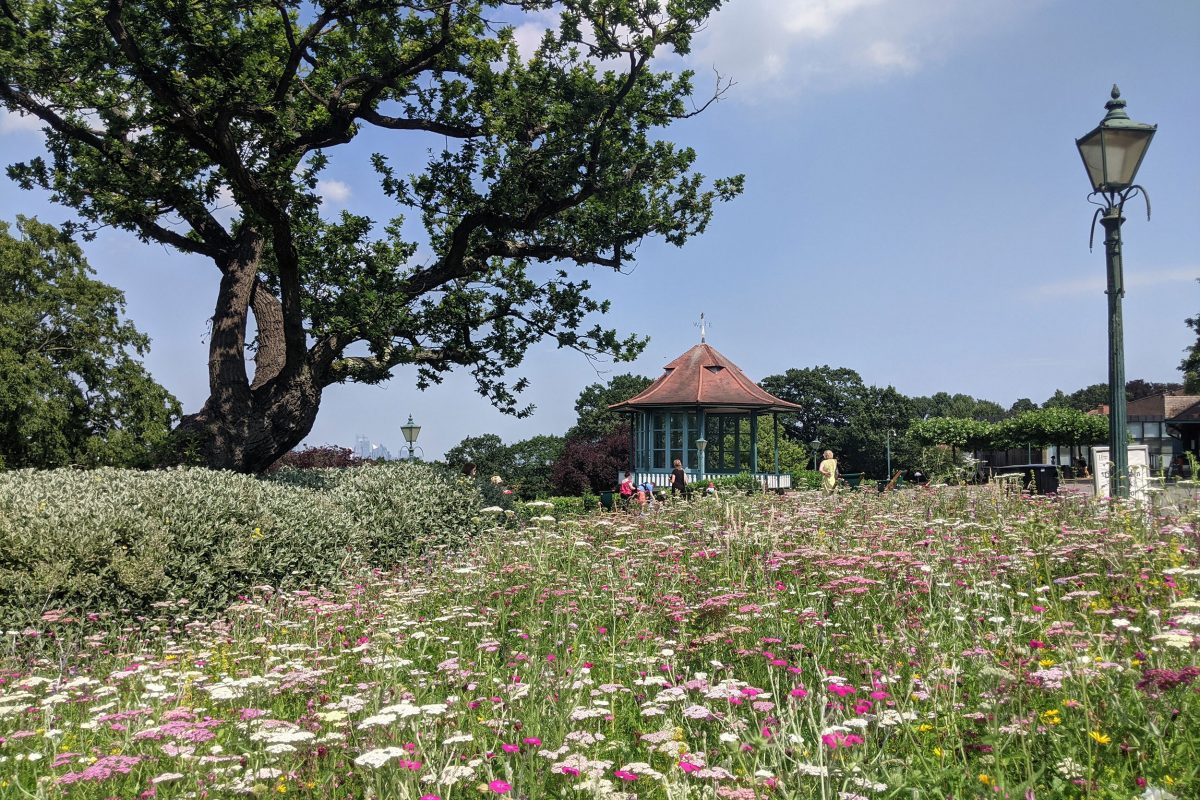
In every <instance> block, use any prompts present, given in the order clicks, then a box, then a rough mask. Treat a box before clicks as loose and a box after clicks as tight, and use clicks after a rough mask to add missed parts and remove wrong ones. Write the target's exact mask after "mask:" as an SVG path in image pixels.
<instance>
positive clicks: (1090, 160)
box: [1075, 128, 1104, 191]
mask: <svg viewBox="0 0 1200 800" xmlns="http://www.w3.org/2000/svg"><path fill="white" fill-rule="evenodd" d="M1075 144H1076V146H1077V147H1079V155H1081V156H1083V166H1084V167H1085V168H1086V169H1087V174H1088V180H1089V181H1091V182H1092V188H1093V189H1095V190H1096V191H1100V187H1101V186H1102V185H1104V147H1103V145H1102V143H1101V139H1100V129H1099V128H1097V129H1096V130H1094V131H1092V132H1091V133H1089V134H1088V135H1087V136H1085V137H1083V138H1082V139H1080V140H1078V141H1077V142H1076V143H1075Z"/></svg>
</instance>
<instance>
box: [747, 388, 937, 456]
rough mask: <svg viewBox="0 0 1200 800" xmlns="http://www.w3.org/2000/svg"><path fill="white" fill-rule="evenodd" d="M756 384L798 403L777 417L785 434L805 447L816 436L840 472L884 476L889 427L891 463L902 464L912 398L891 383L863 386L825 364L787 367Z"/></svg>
mask: <svg viewBox="0 0 1200 800" xmlns="http://www.w3.org/2000/svg"><path fill="white" fill-rule="evenodd" d="M761 386H762V387H763V388H764V389H766V390H767V391H768V392H770V393H771V394H773V395H775V396H776V397H779V398H780V399H783V400H788V401H790V402H792V403H796V404H797V405H799V406H802V407H803V409H804V410H803V411H800V412H798V413H796V414H788V415H784V416H783V417H781V419H783V420H784V422H785V428H786V430H787V433H788V435H789V436H790V437H792V438H794V439H796V440H798V441H800V442H801V443H803V444H804V445H805V446H806V447H809V448H811V445H810V443H811V442H812V441H813V439H816V440H818V441H819V442H820V444H819V445H818V448H817V449H818V450H826V449H829V450H832V451H833V452H834V453H836V454H837V457H838V463H839V466H840V468H841V469H842V471H844V472H867V473H870V474H872V475H883V474H884V473H885V472H886V471H887V436H888V433H887V432H888V431H889V430H894V431H895V432H896V436H895V437H894V438H893V439H892V447H893V464H894V465H895V464H900V463H903V458H904V457H905V455H906V454H908V453H909V451H910V450H912V448H911V447H909V446H908V445H907V444H905V442H904V439H903V433H904V431H905V430H906V429H907V428H908V426H909V423H910V421H911V420H912V417H913V414H914V409H913V404H912V401H911V400H910V399H909V398H907V397H905V396H904V395H903V394H901V393H900V392H898V391H896V390H895V389H894V388H892V387H891V386H888V387H886V388H879V387H876V386H867V385H866V384H864V383H863V380H862V377H861V376H860V375H859V374H858V373H857V372H855V371H854V370H852V369H848V368H845V367H830V366H828V365H826V366H821V367H813V368H811V369H789V370H788V371H787V372H785V373H784V374H782V375H771V376H768V377H767V378H764V379H763V380H762V383H761ZM810 456H811V453H810Z"/></svg>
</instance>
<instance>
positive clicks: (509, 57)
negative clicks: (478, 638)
mask: <svg viewBox="0 0 1200 800" xmlns="http://www.w3.org/2000/svg"><path fill="white" fill-rule="evenodd" d="M720 3H721V0H686V1H685V2H671V3H668V4H664V3H661V2H660V1H659V0H606V2H602V3H597V2H593V1H592V0H560V2H555V3H549V2H542V1H541V0H536V1H531V2H520V3H517V2H514V1H513V0H475V1H474V2H467V1H466V0H462V1H459V0H445V1H444V2H430V0H395V1H394V2H389V3H374V2H367V1H366V0H314V1H313V2H301V1H300V0H236V2H235V1H234V0H213V1H212V2H204V3H182V4H181V3H177V2H169V1H168V0H144V1H143V2H139V3H136V4H133V3H127V2H125V0H60V1H59V2H42V1H41V0H6V1H5V3H4V5H3V13H2V14H0V76H2V78H3V80H0V103H2V104H3V106H4V107H6V108H7V109H9V110H10V111H15V112H19V113H27V114H32V115H33V116H35V117H36V118H38V119H39V120H40V121H41V122H42V123H43V125H44V127H43V130H44V131H45V135H46V143H47V147H48V154H49V159H48V160H47V159H46V158H42V157H38V158H34V159H31V160H29V161H26V162H23V163H19V164H14V165H12V166H10V167H9V171H8V172H9V175H10V177H12V178H14V179H15V180H16V181H17V182H18V183H19V184H20V185H21V186H22V187H24V188H27V189H28V188H34V187H40V188H42V189H45V190H47V191H49V192H50V193H51V196H52V197H53V198H54V199H56V200H57V201H59V202H62V203H64V204H66V205H68V206H70V207H72V208H74V209H76V211H77V212H78V213H79V215H80V216H81V218H82V220H83V225H84V226H87V228H88V229H89V230H94V229H95V228H96V227H99V226H112V227H116V228H120V229H124V230H127V231H131V232H133V233H134V234H136V235H137V236H138V237H139V238H140V239H142V240H144V241H147V242H154V243H159V244H165V245H167V246H169V247H173V248H175V249H177V250H180V251H182V252H185V253H191V254H196V255H200V256H203V257H206V258H208V259H209V260H211V261H212V263H213V264H214V266H215V267H216V268H217V269H218V270H219V272H220V275H221V280H220V286H219V290H218V293H217V297H216V299H215V307H214V313H213V317H212V332H211V336H210V339H209V364H208V367H209V390H210V395H209V398H208V400H207V401H206V402H205V403H204V406H203V407H202V408H201V409H200V410H199V411H197V412H195V413H193V414H189V415H187V416H186V417H184V418H183V419H182V421H181V423H180V425H179V427H178V430H177V431H176V437H175V439H176V442H177V443H178V446H179V447H180V448H181V449H182V448H189V449H190V450H191V451H192V452H194V454H195V455H196V456H197V457H198V458H199V459H200V460H202V461H203V462H205V463H207V464H208V465H210V466H213V467H221V468H230V469H236V470H242V471H258V470H262V469H265V468H266V467H267V466H268V465H270V464H271V463H273V462H274V461H275V460H276V459H277V458H278V457H279V456H280V455H282V454H283V453H286V452H287V451H288V450H290V449H291V448H292V447H293V446H295V445H296V444H298V443H299V442H300V441H301V440H302V439H303V438H304V437H305V436H306V435H307V434H308V432H309V431H310V430H311V428H312V425H313V421H314V420H315V418H316V414H317V410H318V407H319V405H320V400H321V394H322V391H323V390H324V388H325V387H327V386H329V385H331V384H335V383H341V382H345V381H358V382H364V383H377V382H380V381H383V380H385V379H386V378H388V377H389V376H390V374H391V372H392V370H393V368H395V367H397V366H399V365H409V366H411V367H413V368H415V370H416V372H417V376H418V377H417V384H418V386H420V387H425V386H428V385H429V384H431V383H435V382H437V381H439V380H440V379H441V378H442V376H443V375H444V374H445V373H446V372H447V371H449V370H451V369H454V368H455V367H465V368H467V369H469V370H470V372H471V374H472V375H473V377H474V378H475V380H476V383H477V386H478V389H479V391H480V392H481V393H482V394H483V395H485V396H486V397H488V398H489V399H490V400H491V401H492V402H493V403H495V404H496V405H497V406H498V407H500V408H501V409H503V410H506V411H510V412H513V413H527V412H528V411H529V409H522V408H520V407H519V406H518V395H519V393H520V391H521V390H522V389H523V388H524V386H525V383H526V381H525V379H523V378H518V379H516V380H514V381H512V382H511V383H510V380H511V379H510V378H509V377H508V375H509V373H510V372H511V371H512V370H513V369H515V368H516V367H518V366H519V365H520V364H521V362H522V360H523V358H524V355H525V353H526V351H527V349H528V347H529V346H530V345H531V344H533V343H534V342H537V341H539V340H542V339H550V340H552V341H554V342H556V343H557V344H558V345H559V346H560V347H568V348H573V349H576V350H580V351H583V352H585V353H589V354H600V355H609V356H612V357H613V358H615V359H617V360H622V359H631V358H633V357H635V356H636V355H637V354H638V353H639V352H640V351H641V349H642V348H643V346H644V342H642V341H640V340H638V339H637V338H636V337H630V338H628V339H626V340H624V341H622V340H620V339H618V337H617V335H616V333H615V332H614V331H612V330H610V329H605V328H603V327H602V326H600V325H599V324H595V325H592V326H591V327H588V325H589V319H590V317H591V315H593V314H595V313H603V312H604V311H605V310H606V309H607V307H608V304H607V301H604V300H601V299H597V298H594V297H592V295H591V294H590V288H591V287H590V285H589V283H588V282H587V281H586V280H585V279H581V278H577V277H572V273H571V272H570V271H569V270H570V269H571V268H572V267H574V266H577V265H582V266H601V267H607V268H612V269H620V268H621V266H622V265H623V264H625V263H626V262H627V261H629V260H631V259H632V257H633V254H634V252H635V248H636V246H637V245H638V243H639V242H640V241H641V240H642V239H644V238H645V237H647V236H661V237H663V238H664V239H665V240H666V241H668V242H670V243H671V244H674V245H682V244H683V243H684V242H686V241H687V240H688V239H689V238H691V237H692V236H694V235H696V234H698V233H700V232H702V231H703V230H704V228H705V227H706V225H707V223H708V221H709V219H710V217H711V215H712V211H713V205H714V203H715V201H716V200H718V199H729V198H731V197H733V196H735V195H736V194H738V193H739V192H740V191H741V178H740V177H735V178H732V179H724V180H718V181H715V182H714V183H713V184H711V185H710V186H706V184H705V182H704V180H703V177H702V176H700V175H697V174H695V173H694V172H693V171H692V166H693V163H694V161H695V153H694V152H693V151H692V150H691V149H689V148H681V147H675V146H673V145H672V144H670V143H668V142H664V141H659V140H655V139H654V138H653V137H652V135H651V133H652V132H653V131H655V130H656V129H661V128H663V127H665V126H667V125H669V124H671V123H672V122H673V121H676V120H679V119H681V118H684V117H688V116H691V115H693V114H694V113H697V112H698V111H699V110H702V108H703V105H701V106H700V108H697V107H696V106H694V105H689V102H688V101H689V100H690V98H691V97H692V95H693V88H692V81H691V77H692V76H691V75H690V74H689V73H682V74H671V73H665V72H655V71H654V70H653V69H652V67H651V65H652V62H653V60H654V59H655V58H656V57H661V56H662V55H664V54H666V53H669V52H673V53H676V54H685V53H687V52H688V50H689V48H690V46H691V40H692V35H693V34H694V32H695V31H696V30H697V29H698V28H700V27H701V26H702V25H703V24H704V22H705V20H706V18H707V17H708V15H709V14H710V13H712V12H713V11H714V10H715V9H716V8H717V7H719V5H720ZM551 8H553V9H556V10H557V11H558V13H559V17H560V19H559V22H560V24H559V25H558V26H557V28H556V29H552V30H548V31H547V32H546V33H545V35H544V36H543V38H542V40H541V43H540V45H539V46H538V48H537V50H536V52H535V53H534V54H533V55H532V56H530V57H528V58H522V56H521V55H520V53H519V52H518V50H517V46H516V43H515V39H514V35H513V31H514V28H515V27H516V24H519V23H520V22H521V21H522V20H521V19H520V18H519V16H518V17H517V19H516V20H515V22H514V24H512V25H508V26H505V27H499V26H496V25H495V24H494V23H493V22H492V19H494V18H496V17H499V16H501V15H503V16H504V17H506V18H512V17H514V16H517V15H518V14H519V13H521V12H528V13H530V14H544V13H545V12H546V11H547V10H548V9H551ZM502 12H503V14H502ZM597 64H599V65H600V67H599V68H597ZM720 92H721V84H720V82H719V81H718V87H717V89H716V92H715V94H714V95H712V96H710V98H709V102H711V100H712V99H715V97H716V96H718V95H719V94H720ZM372 129H373V130H374V131H376V132H379V133H382V134H384V135H387V134H391V135H393V137H395V136H400V135H402V136H403V137H405V138H402V139H397V140H395V141H392V142H388V143H387V144H386V145H381V147H386V148H387V150H388V151H389V152H388V153H383V152H379V153H376V154H374V155H373V156H372V157H371V164H372V166H373V167H374V169H375V170H376V172H377V173H378V174H379V177H380V180H381V185H382V188H383V190H384V192H385V193H386V194H387V195H389V196H390V197H391V198H392V199H394V200H395V201H396V203H397V204H398V205H399V206H401V207H402V208H404V209H409V210H411V211H412V212H413V213H414V216H415V217H416V218H417V219H419V220H420V222H421V224H422V226H423V227H424V234H423V235H421V236H419V237H416V238H406V237H405V228H404V222H403V220H402V219H401V218H399V217H398V218H396V219H394V220H392V221H391V223H390V224H388V225H387V226H386V227H385V228H384V229H383V230H382V231H380V230H379V229H378V228H377V226H376V225H375V224H374V223H373V221H372V220H369V219H367V218H366V217H362V216H358V215H354V214H349V213H343V214H342V215H341V216H340V217H339V218H337V219H326V218H323V217H322V216H321V215H320V214H319V210H320V202H321V199H320V196H319V193H318V191H317V182H318V179H319V176H320V174H321V172H322V170H323V169H324V167H325V166H326V164H327V163H328V160H329V158H330V153H331V152H334V151H336V150H337V148H339V147H341V146H343V145H345V144H347V143H348V142H351V141H352V140H354V139H355V138H356V136H357V135H358V134H359V133H361V132H363V131H366V130H372ZM375 141H382V137H376V138H375ZM406 145H407V149H405V148H406ZM396 154H398V155H399V158H398V160H399V162H400V163H409V162H411V161H412V160H413V156H415V157H416V159H420V158H423V157H424V158H426V163H425V164H424V167H423V169H421V170H420V171H418V172H416V173H415V174H411V175H406V174H404V169H405V168H401V167H398V166H397V163H396V161H395V160H394V158H395V156H396ZM421 154H426V155H424V156H422V155H421ZM226 193H227V194H228V195H229V196H232V199H233V201H234V203H235V204H236V210H237V218H236V219H235V220H234V221H233V222H232V223H230V224H226V223H224V222H223V221H222V220H221V219H219V218H218V217H217V216H216V215H215V214H214V213H213V210H214V207H215V205H216V202H217V198H218V196H219V195H224V194H226ZM381 233H382V234H383V236H382V238H380V234H381ZM419 248H420V251H421V252H423V253H427V255H425V256H422V257H420V258H418V257H417V255H416V254H417V253H418V249H419ZM251 314H253V317H254V324H255V330H256V337H255V339H254V340H253V342H248V341H247V329H248V322H249V318H250V315H251ZM248 344H249V345H252V346H253V349H254V353H255V360H254V370H253V374H250V370H248V368H247V364H246V359H245V354H246V349H247V345H248ZM350 348H354V350H353V351H350V350H349V349H350ZM348 351H350V352H355V353H361V354H356V355H347V353H348Z"/></svg>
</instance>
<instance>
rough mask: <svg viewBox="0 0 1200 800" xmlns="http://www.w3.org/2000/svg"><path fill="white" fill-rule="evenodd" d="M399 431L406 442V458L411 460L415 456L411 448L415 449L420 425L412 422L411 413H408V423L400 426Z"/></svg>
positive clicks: (419, 433)
mask: <svg viewBox="0 0 1200 800" xmlns="http://www.w3.org/2000/svg"><path fill="white" fill-rule="evenodd" d="M400 433H402V434H404V441H406V442H408V460H409V461H412V460H413V458H414V457H415V456H414V455H413V450H414V449H416V443H417V437H418V436H420V435H421V426H420V425H414V424H413V418H412V414H409V415H408V423H407V424H405V425H401V426H400Z"/></svg>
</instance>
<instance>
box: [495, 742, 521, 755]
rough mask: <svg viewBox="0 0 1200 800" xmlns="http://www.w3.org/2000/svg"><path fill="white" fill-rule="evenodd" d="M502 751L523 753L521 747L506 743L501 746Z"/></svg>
mask: <svg viewBox="0 0 1200 800" xmlns="http://www.w3.org/2000/svg"><path fill="white" fill-rule="evenodd" d="M500 749H501V750H503V751H504V752H506V753H519V752H521V745H519V744H507V743H505V744H502V745H500Z"/></svg>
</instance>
